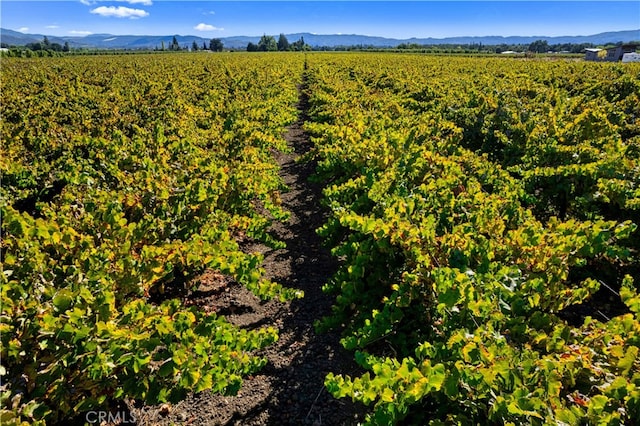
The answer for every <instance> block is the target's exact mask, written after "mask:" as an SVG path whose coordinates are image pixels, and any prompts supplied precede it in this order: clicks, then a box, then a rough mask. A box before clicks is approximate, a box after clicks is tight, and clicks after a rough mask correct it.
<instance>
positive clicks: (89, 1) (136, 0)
mask: <svg viewBox="0 0 640 426" xmlns="http://www.w3.org/2000/svg"><path fill="white" fill-rule="evenodd" d="M101 1H102V2H104V1H106V0H80V3H82V4H84V5H87V6H93V5H94V4H96V3H98V2H101ZM113 1H116V2H119V3H129V4H139V5H142V6H152V5H153V1H152V0H113Z"/></svg>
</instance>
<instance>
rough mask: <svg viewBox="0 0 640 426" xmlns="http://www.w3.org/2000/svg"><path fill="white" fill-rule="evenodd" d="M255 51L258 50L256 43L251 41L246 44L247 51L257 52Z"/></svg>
mask: <svg viewBox="0 0 640 426" xmlns="http://www.w3.org/2000/svg"><path fill="white" fill-rule="evenodd" d="M257 51H258V45H256V44H253V43H251V42H249V44H247V52H257Z"/></svg>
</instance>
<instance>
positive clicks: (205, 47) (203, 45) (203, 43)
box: [202, 41, 209, 50]
mask: <svg viewBox="0 0 640 426" xmlns="http://www.w3.org/2000/svg"><path fill="white" fill-rule="evenodd" d="M202 50H209V48H208V47H207V43H206V42H204V41H203V42H202Z"/></svg>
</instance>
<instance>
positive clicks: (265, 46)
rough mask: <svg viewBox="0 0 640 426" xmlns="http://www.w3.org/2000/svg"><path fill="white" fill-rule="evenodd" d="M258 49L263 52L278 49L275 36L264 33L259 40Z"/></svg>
mask: <svg viewBox="0 0 640 426" xmlns="http://www.w3.org/2000/svg"><path fill="white" fill-rule="evenodd" d="M258 50H259V51H261V52H275V51H276V50H278V43H276V39H275V38H274V37H273V36H268V35H266V34H265V35H263V36H262V37H260V41H259V42H258Z"/></svg>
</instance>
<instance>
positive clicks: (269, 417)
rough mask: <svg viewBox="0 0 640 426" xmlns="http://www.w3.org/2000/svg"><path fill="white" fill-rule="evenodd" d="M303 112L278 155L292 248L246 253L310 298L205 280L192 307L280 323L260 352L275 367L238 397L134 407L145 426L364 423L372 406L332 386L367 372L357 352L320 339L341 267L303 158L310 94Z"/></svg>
mask: <svg viewBox="0 0 640 426" xmlns="http://www.w3.org/2000/svg"><path fill="white" fill-rule="evenodd" d="M301 93H302V92H301ZM298 108H299V111H300V114H299V116H300V117H299V119H298V121H297V122H296V123H294V124H292V125H291V126H290V127H289V128H288V129H287V132H286V134H285V138H286V140H287V141H288V143H289V145H290V147H291V148H292V149H293V151H294V152H293V153H290V154H283V153H277V154H275V155H276V159H277V161H278V163H279V164H280V166H281V176H282V178H283V180H284V182H285V183H286V185H287V186H288V187H289V191H288V192H286V193H283V194H282V197H281V198H282V205H283V206H284V208H286V209H287V210H288V211H290V212H291V218H290V220H289V221H288V222H287V223H274V225H273V226H272V233H273V235H274V236H276V237H277V238H278V239H280V240H281V241H284V242H285V243H286V244H287V246H286V248H284V249H278V250H274V249H271V248H269V247H267V246H265V245H262V244H257V243H249V244H247V245H246V247H245V249H246V250H247V251H248V252H256V251H258V252H261V253H263V254H264V256H265V261H264V265H263V266H264V268H265V270H266V278H269V279H271V280H273V281H276V282H279V283H281V284H283V285H285V286H288V287H292V288H296V289H301V290H303V291H304V293H305V296H304V298H302V299H298V300H295V301H292V302H288V303H281V302H278V301H268V302H261V301H260V300H259V299H258V298H257V297H255V296H254V295H253V294H252V293H251V292H250V291H248V290H247V289H246V288H244V287H242V286H241V285H239V284H237V283H235V282H233V281H232V280H230V279H229V278H228V277H224V276H222V275H220V274H217V273H215V272H213V271H207V272H206V273H205V274H203V275H202V276H201V277H199V279H198V280H199V282H200V285H199V287H198V289H197V290H196V291H194V292H193V293H192V294H190V295H189V296H188V299H187V300H185V302H187V303H192V304H197V305H198V306H201V307H202V308H203V309H208V310H215V311H216V312H218V313H221V314H224V315H225V316H226V318H227V319H228V320H229V321H230V322H232V323H234V324H236V325H238V326H240V327H247V328H255V327H260V326H266V325H271V326H274V327H276V328H277V329H278V330H279V336H280V337H279V340H278V341H277V342H276V343H275V344H273V345H271V346H269V347H268V348H266V349H265V350H263V352H262V353H260V354H259V355H261V356H264V357H266V358H267V360H268V364H267V365H266V366H265V367H264V368H263V369H262V370H261V371H260V372H259V373H258V374H256V375H254V376H251V377H247V378H246V379H245V380H244V382H243V385H242V388H241V390H240V391H239V393H238V395H236V396H220V395H214V394H213V393H211V392H202V393H199V394H194V395H189V396H188V397H187V398H186V399H185V400H183V401H181V402H180V403H178V404H175V405H167V404H163V405H158V406H142V407H133V406H130V407H129V409H130V410H131V414H133V415H134V416H135V417H136V419H137V423H138V424H139V425H175V424H178V425H243V426H244V425H349V424H356V423H357V422H358V420H360V419H362V417H363V412H364V407H362V406H360V405H355V404H353V403H352V402H351V401H350V400H347V399H340V400H338V399H335V398H333V397H332V396H331V395H329V394H328V393H327V391H326V389H325V388H324V379H325V376H326V375H327V373H329V372H330V371H332V372H334V373H343V374H349V375H354V374H358V373H360V369H359V367H358V366H357V365H356V364H355V362H354V361H353V354H351V353H349V352H347V351H346V350H345V349H344V348H343V347H342V346H341V345H340V342H339V338H340V336H339V334H338V333H336V332H333V333H325V334H317V333H316V332H315V330H314V326H313V324H314V322H315V321H316V320H318V319H320V318H322V317H323V316H325V315H328V314H329V313H330V308H331V303H332V298H331V296H328V295H326V294H324V293H323V292H322V289H321V287H322V285H323V284H324V283H326V282H327V281H328V279H329V278H330V277H331V275H332V274H333V273H334V272H335V270H336V267H337V265H336V261H335V260H334V259H333V258H332V257H331V255H330V253H329V250H328V249H327V248H325V247H323V246H322V243H321V239H320V238H319V237H318V236H317V234H316V233H315V229H317V228H318V227H319V226H321V225H322V224H323V222H324V220H325V213H324V212H323V210H322V208H321V206H320V203H319V200H320V197H321V187H320V186H319V185H318V184H314V183H311V182H309V179H308V178H309V177H310V176H311V175H312V174H313V171H314V168H315V165H314V164H312V163H310V162H297V161H296V159H297V158H298V157H299V156H300V155H302V154H304V153H305V152H307V151H308V150H309V149H310V148H311V142H310V141H309V137H308V136H307V135H306V134H305V132H304V130H303V127H302V124H303V122H304V119H305V109H306V100H305V99H304V97H303V96H301V99H300V102H299V104H298Z"/></svg>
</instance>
